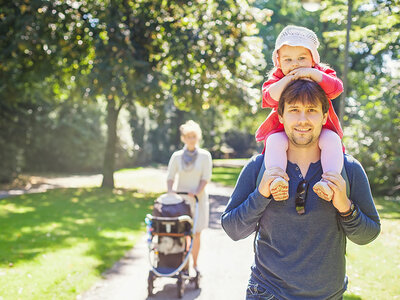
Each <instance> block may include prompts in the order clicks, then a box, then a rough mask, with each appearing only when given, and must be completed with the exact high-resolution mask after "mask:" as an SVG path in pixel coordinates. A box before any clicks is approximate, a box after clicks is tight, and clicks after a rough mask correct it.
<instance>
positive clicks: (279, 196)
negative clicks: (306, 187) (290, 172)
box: [269, 177, 289, 201]
mask: <svg viewBox="0 0 400 300" xmlns="http://www.w3.org/2000/svg"><path fill="white" fill-rule="evenodd" d="M269 189H270V191H271V194H272V196H273V197H274V199H275V200H276V201H282V200H286V199H288V198H289V183H288V182H287V181H286V180H285V179H283V178H282V177H278V178H276V179H275V180H274V181H272V182H271V185H270V187H269Z"/></svg>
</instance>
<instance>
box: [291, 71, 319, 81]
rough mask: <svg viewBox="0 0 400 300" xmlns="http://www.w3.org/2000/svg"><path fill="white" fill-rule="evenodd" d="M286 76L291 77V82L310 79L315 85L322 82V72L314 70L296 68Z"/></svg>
mask: <svg viewBox="0 0 400 300" xmlns="http://www.w3.org/2000/svg"><path fill="white" fill-rule="evenodd" d="M287 75H292V76H293V78H292V80H296V79H311V80H313V81H315V82H317V83H318V82H321V81H322V72H321V71H319V70H317V69H314V68H298V69H295V70H293V71H291V72H289V73H288V74H287ZM287 75H286V76H287Z"/></svg>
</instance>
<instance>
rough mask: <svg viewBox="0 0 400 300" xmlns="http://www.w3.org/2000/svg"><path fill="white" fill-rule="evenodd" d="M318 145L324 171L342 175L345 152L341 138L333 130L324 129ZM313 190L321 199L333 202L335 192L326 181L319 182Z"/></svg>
mask: <svg viewBox="0 0 400 300" xmlns="http://www.w3.org/2000/svg"><path fill="white" fill-rule="evenodd" d="M318 145H319V148H320V149H321V165H322V171H323V172H324V173H326V172H336V173H339V174H340V173H341V172H342V168H343V150H342V141H341V140H340V137H339V136H338V135H337V134H336V133H335V132H333V131H332V130H329V129H322V131H321V135H320V137H319V144H318ZM313 190H314V192H315V193H316V194H317V195H318V196H319V197H320V198H322V199H324V200H327V201H330V200H332V197H333V191H332V189H331V188H330V187H329V186H328V184H327V183H326V182H325V181H323V180H321V181H319V182H317V183H316V184H315V185H314V187H313Z"/></svg>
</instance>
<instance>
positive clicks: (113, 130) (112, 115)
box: [101, 99, 120, 188]
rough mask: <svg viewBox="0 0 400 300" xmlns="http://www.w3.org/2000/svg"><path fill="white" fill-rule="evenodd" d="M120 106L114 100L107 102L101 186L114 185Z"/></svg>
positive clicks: (111, 186)
mask: <svg viewBox="0 0 400 300" xmlns="http://www.w3.org/2000/svg"><path fill="white" fill-rule="evenodd" d="M119 111H120V108H117V107H116V103H115V100H114V99H112V100H108V102H107V144H106V151H105V154H104V164H103V182H102V184H101V186H102V187H110V188H113V187H114V167H115V149H116V144H117V120H118V114H119Z"/></svg>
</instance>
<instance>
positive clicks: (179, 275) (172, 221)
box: [145, 192, 200, 298]
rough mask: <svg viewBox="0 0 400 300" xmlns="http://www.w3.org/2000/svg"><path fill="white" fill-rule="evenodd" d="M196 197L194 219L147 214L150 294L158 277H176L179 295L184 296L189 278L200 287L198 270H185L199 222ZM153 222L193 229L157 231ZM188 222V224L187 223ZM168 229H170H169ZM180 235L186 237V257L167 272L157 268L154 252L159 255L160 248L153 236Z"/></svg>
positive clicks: (148, 289)
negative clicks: (185, 226) (194, 272)
mask: <svg viewBox="0 0 400 300" xmlns="http://www.w3.org/2000/svg"><path fill="white" fill-rule="evenodd" d="M177 194H180V195H187V194H188V193H185V192H178V193H177ZM194 198H195V200H196V203H195V216H194V219H192V218H191V217H190V216H187V215H183V216H178V217H155V216H152V215H151V214H147V215H146V220H145V221H146V224H147V232H148V239H147V242H148V247H149V262H150V266H151V270H150V271H149V276H148V280H147V283H148V287H147V291H148V296H149V297H150V296H152V295H153V288H154V280H155V279H156V278H157V277H169V278H176V279H177V288H178V297H179V298H182V297H183V293H184V290H185V284H186V281H187V280H189V281H190V282H193V283H194V284H195V288H196V289H198V288H199V281H200V274H199V273H197V272H196V276H194V277H193V276H190V275H189V272H188V269H187V271H184V268H185V267H186V266H187V265H188V262H189V258H190V254H191V253H192V248H193V241H194V232H195V229H196V223H197V218H198V213H199V212H198V209H199V208H198V205H199V204H198V202H199V200H198V198H197V196H196V195H194ZM153 222H156V223H157V222H161V223H162V224H164V225H166V226H171V225H172V226H174V225H175V227H177V226H178V225H190V226H191V230H190V232H183V233H174V232H155V231H154V230H153V229H154V228H153V226H152V224H153ZM185 223H186V224H185ZM167 231H168V230H167ZM164 236H167V237H174V238H176V237H180V238H184V239H185V251H184V253H186V254H185V257H184V259H183V260H182V263H181V264H180V265H179V266H178V267H177V268H176V269H172V270H167V271H166V272H163V271H161V270H157V268H156V267H155V264H154V261H153V260H152V254H153V255H158V250H157V249H156V247H153V245H154V243H153V238H154V237H157V238H159V237H164ZM188 241H189V242H190V246H189V249H188V247H187V246H188Z"/></svg>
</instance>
